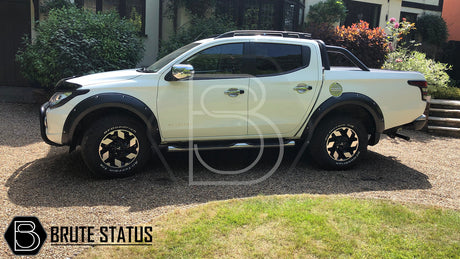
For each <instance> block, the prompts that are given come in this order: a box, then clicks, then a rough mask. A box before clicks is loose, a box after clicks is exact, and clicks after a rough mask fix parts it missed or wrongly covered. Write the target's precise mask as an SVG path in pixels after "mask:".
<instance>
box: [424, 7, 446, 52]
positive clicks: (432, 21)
mask: <svg viewBox="0 0 460 259" xmlns="http://www.w3.org/2000/svg"><path fill="white" fill-rule="evenodd" d="M416 25H417V28H418V30H417V31H418V33H420V35H421V37H422V41H423V42H427V43H429V44H434V45H437V46H439V45H441V44H442V43H444V42H446V40H447V37H448V36H449V34H448V31H447V25H446V22H445V21H444V19H443V18H442V17H441V16H438V15H431V14H425V15H422V16H420V17H419V18H418V19H417V24H416Z"/></svg>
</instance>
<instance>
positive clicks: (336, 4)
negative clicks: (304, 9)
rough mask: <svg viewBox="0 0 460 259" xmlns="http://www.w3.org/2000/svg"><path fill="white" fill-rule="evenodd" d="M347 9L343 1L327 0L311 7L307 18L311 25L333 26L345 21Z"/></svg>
mask: <svg viewBox="0 0 460 259" xmlns="http://www.w3.org/2000/svg"><path fill="white" fill-rule="evenodd" d="M346 15H347V9H346V7H345V4H344V3H343V1H342V0H326V1H324V2H319V3H317V4H314V5H312V6H310V11H309V12H308V15H307V18H308V23H309V24H317V25H321V24H327V25H328V26H332V25H333V24H334V23H336V22H340V21H342V20H344V19H345V17H346Z"/></svg>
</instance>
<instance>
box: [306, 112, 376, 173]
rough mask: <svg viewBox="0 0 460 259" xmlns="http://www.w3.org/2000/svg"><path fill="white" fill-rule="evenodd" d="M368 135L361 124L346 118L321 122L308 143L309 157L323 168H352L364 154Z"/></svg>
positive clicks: (334, 118) (333, 118)
mask: <svg viewBox="0 0 460 259" xmlns="http://www.w3.org/2000/svg"><path fill="white" fill-rule="evenodd" d="M367 143H368V134H367V131H366V128H365V127H364V125H363V123H362V122H360V121H359V120H356V119H353V118H348V117H341V116H337V117H332V118H329V119H326V120H325V121H323V122H321V124H320V125H319V126H318V127H317V128H316V130H315V133H314V135H313V138H312V140H311V142H310V147H309V151H310V155H311V156H312V157H313V158H314V159H315V161H316V162H317V163H318V164H319V165H320V166H321V167H323V168H325V169H329V170H344V169H348V168H350V167H352V166H354V165H355V164H356V163H357V161H358V160H359V158H360V157H361V156H362V153H364V152H366V150H367Z"/></svg>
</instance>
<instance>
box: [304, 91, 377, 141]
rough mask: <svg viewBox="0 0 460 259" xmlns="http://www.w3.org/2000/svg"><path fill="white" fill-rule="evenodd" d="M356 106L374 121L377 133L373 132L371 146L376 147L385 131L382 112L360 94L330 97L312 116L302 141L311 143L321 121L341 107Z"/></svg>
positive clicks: (373, 102)
mask: <svg viewBox="0 0 460 259" xmlns="http://www.w3.org/2000/svg"><path fill="white" fill-rule="evenodd" d="M346 105H356V106H359V107H361V108H363V109H365V110H366V111H367V112H368V113H369V114H370V115H371V116H372V119H373V120H374V126H375V132H371V135H372V137H371V139H370V140H369V145H375V144H377V143H378V142H379V139H380V135H381V134H382V132H383V130H384V129H385V121H384V117H383V113H382V110H381V109H380V107H379V106H378V104H377V103H376V102H375V101H374V100H372V99H371V98H370V97H368V96H366V95H363V94H360V93H343V94H342V95H341V96H339V97H330V98H329V99H327V100H326V101H324V102H323V103H322V104H321V105H320V106H319V107H318V108H317V109H316V110H315V111H314V112H313V114H312V115H311V117H310V120H309V121H308V123H307V125H306V127H305V129H304V131H303V133H302V137H301V138H302V139H304V140H305V141H307V142H310V140H311V138H312V135H313V132H314V131H315V129H316V127H317V126H318V124H319V123H320V121H321V120H322V119H323V118H324V117H325V116H327V115H328V114H329V113H330V112H331V111H333V110H336V109H340V107H341V106H346Z"/></svg>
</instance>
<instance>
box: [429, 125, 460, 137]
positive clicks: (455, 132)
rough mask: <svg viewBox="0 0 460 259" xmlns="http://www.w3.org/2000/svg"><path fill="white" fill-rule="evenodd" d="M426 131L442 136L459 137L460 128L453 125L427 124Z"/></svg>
mask: <svg viewBox="0 0 460 259" xmlns="http://www.w3.org/2000/svg"><path fill="white" fill-rule="evenodd" d="M428 132H432V133H436V134H439V135H444V136H451V137H460V128H454V127H441V126H428Z"/></svg>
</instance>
